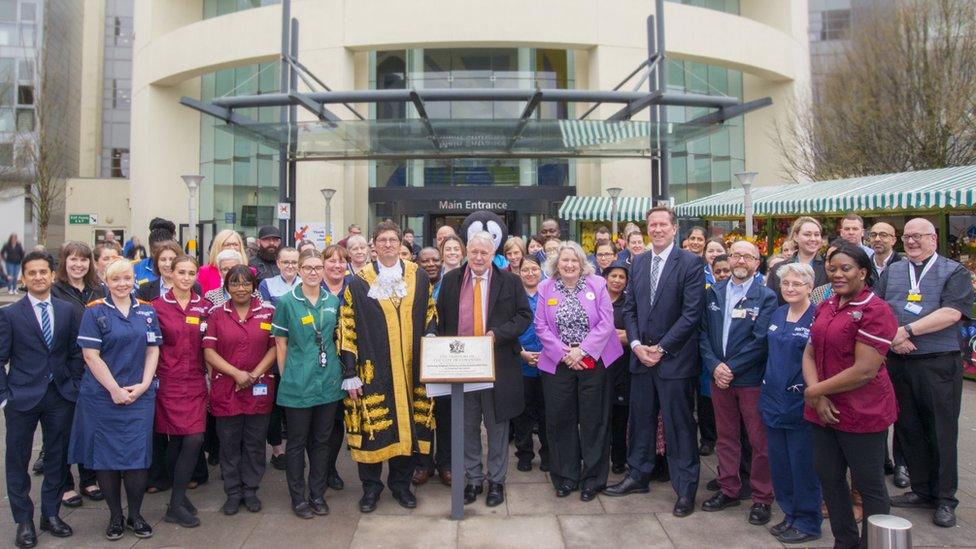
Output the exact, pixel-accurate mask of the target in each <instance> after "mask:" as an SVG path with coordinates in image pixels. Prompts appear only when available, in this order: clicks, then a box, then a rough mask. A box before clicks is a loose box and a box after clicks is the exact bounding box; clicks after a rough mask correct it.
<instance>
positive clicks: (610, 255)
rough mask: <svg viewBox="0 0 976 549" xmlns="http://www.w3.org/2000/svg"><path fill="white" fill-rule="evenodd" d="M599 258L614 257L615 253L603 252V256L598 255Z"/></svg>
mask: <svg viewBox="0 0 976 549" xmlns="http://www.w3.org/2000/svg"><path fill="white" fill-rule="evenodd" d="M596 256H597V257H613V256H614V253H613V252H603V253H602V254H596Z"/></svg>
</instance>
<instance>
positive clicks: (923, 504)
mask: <svg viewBox="0 0 976 549" xmlns="http://www.w3.org/2000/svg"><path fill="white" fill-rule="evenodd" d="M891 506H892V507H911V508H915V509H935V502H934V501H932V500H931V499H929V498H927V497H924V496H920V495H918V494H916V493H915V492H905V493H904V494H902V495H900V496H895V497H893V498H891Z"/></svg>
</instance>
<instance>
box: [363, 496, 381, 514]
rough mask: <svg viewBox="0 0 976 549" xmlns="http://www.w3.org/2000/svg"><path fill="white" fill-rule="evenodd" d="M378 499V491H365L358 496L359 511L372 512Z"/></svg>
mask: <svg viewBox="0 0 976 549" xmlns="http://www.w3.org/2000/svg"><path fill="white" fill-rule="evenodd" d="M379 500H380V493H379V492H366V493H365V494H363V497H361V498H359V512H360V513H372V512H373V511H375V510H376V503H377V502H378V501H379Z"/></svg>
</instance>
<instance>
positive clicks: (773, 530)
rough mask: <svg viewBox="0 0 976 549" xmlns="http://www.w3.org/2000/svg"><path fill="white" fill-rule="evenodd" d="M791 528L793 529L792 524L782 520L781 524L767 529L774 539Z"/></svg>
mask: <svg viewBox="0 0 976 549" xmlns="http://www.w3.org/2000/svg"><path fill="white" fill-rule="evenodd" d="M792 527H793V525H792V524H790V523H789V522H787V521H786V519H783V522H781V523H779V524H777V525H775V526H773V527H772V528H770V529H769V533H770V534H772V535H773V536H774V537H775V536H779V535H780V534H782V533H783V532H785V531H787V530H789V529H790V528H792Z"/></svg>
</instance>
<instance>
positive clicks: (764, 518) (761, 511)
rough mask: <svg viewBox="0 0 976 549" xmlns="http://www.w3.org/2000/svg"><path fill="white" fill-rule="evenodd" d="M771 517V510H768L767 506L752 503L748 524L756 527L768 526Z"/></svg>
mask: <svg viewBox="0 0 976 549" xmlns="http://www.w3.org/2000/svg"><path fill="white" fill-rule="evenodd" d="M772 516H773V510H772V509H770V507H769V505H768V504H766V503H753V504H752V509H750V510H749V524H755V525H756V526H761V525H763V524H768V523H769V519H770V518H771V517H772Z"/></svg>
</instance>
